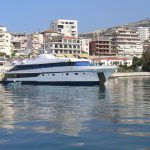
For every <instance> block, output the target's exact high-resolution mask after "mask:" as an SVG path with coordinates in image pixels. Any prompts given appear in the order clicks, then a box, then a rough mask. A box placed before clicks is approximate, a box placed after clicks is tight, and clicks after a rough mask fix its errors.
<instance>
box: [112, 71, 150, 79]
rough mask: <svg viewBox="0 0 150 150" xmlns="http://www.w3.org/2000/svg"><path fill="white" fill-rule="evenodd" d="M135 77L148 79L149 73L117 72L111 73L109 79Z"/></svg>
mask: <svg viewBox="0 0 150 150" xmlns="http://www.w3.org/2000/svg"><path fill="white" fill-rule="evenodd" d="M135 76H149V77H150V72H117V73H113V74H112V76H111V78H116V77H135Z"/></svg>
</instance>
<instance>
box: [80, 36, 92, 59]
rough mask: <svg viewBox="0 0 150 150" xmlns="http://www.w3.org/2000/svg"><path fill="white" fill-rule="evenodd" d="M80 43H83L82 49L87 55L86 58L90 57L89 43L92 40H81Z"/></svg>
mask: <svg viewBox="0 0 150 150" xmlns="http://www.w3.org/2000/svg"><path fill="white" fill-rule="evenodd" d="M80 42H81V49H82V53H84V54H85V56H86V55H87V56H89V42H90V40H89V39H88V38H80Z"/></svg>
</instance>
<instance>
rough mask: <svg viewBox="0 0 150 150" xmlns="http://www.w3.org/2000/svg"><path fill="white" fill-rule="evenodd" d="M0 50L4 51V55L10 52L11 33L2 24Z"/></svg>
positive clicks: (0, 27)
mask: <svg viewBox="0 0 150 150" xmlns="http://www.w3.org/2000/svg"><path fill="white" fill-rule="evenodd" d="M0 52H2V53H6V55H11V53H12V44H11V34H10V33H9V32H8V31H7V28H6V27H3V26H0Z"/></svg>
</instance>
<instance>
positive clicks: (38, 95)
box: [0, 77, 150, 150]
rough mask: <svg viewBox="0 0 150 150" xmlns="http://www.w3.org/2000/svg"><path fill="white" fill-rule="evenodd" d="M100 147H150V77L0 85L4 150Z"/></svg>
mask: <svg viewBox="0 0 150 150" xmlns="http://www.w3.org/2000/svg"><path fill="white" fill-rule="evenodd" d="M100 149H102V150H103V149H114V150H127V149H129V150H134V149H139V150H148V149H150V78H148V77H147V78H145V77H138V78H120V79H111V80H109V81H108V82H106V84H105V86H93V87H77V86H76V87H69V86H66V87H65V86H63V87H60V86H31V85H16V86H13V85H8V86H3V85H0V150H100Z"/></svg>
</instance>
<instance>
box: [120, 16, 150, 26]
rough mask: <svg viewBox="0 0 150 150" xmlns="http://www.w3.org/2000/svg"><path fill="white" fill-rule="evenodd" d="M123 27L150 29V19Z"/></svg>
mask: <svg viewBox="0 0 150 150" xmlns="http://www.w3.org/2000/svg"><path fill="white" fill-rule="evenodd" d="M122 26H123V27H128V28H136V27H150V18H146V19H144V20H141V21H137V22H133V23H129V24H125V25H122Z"/></svg>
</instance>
